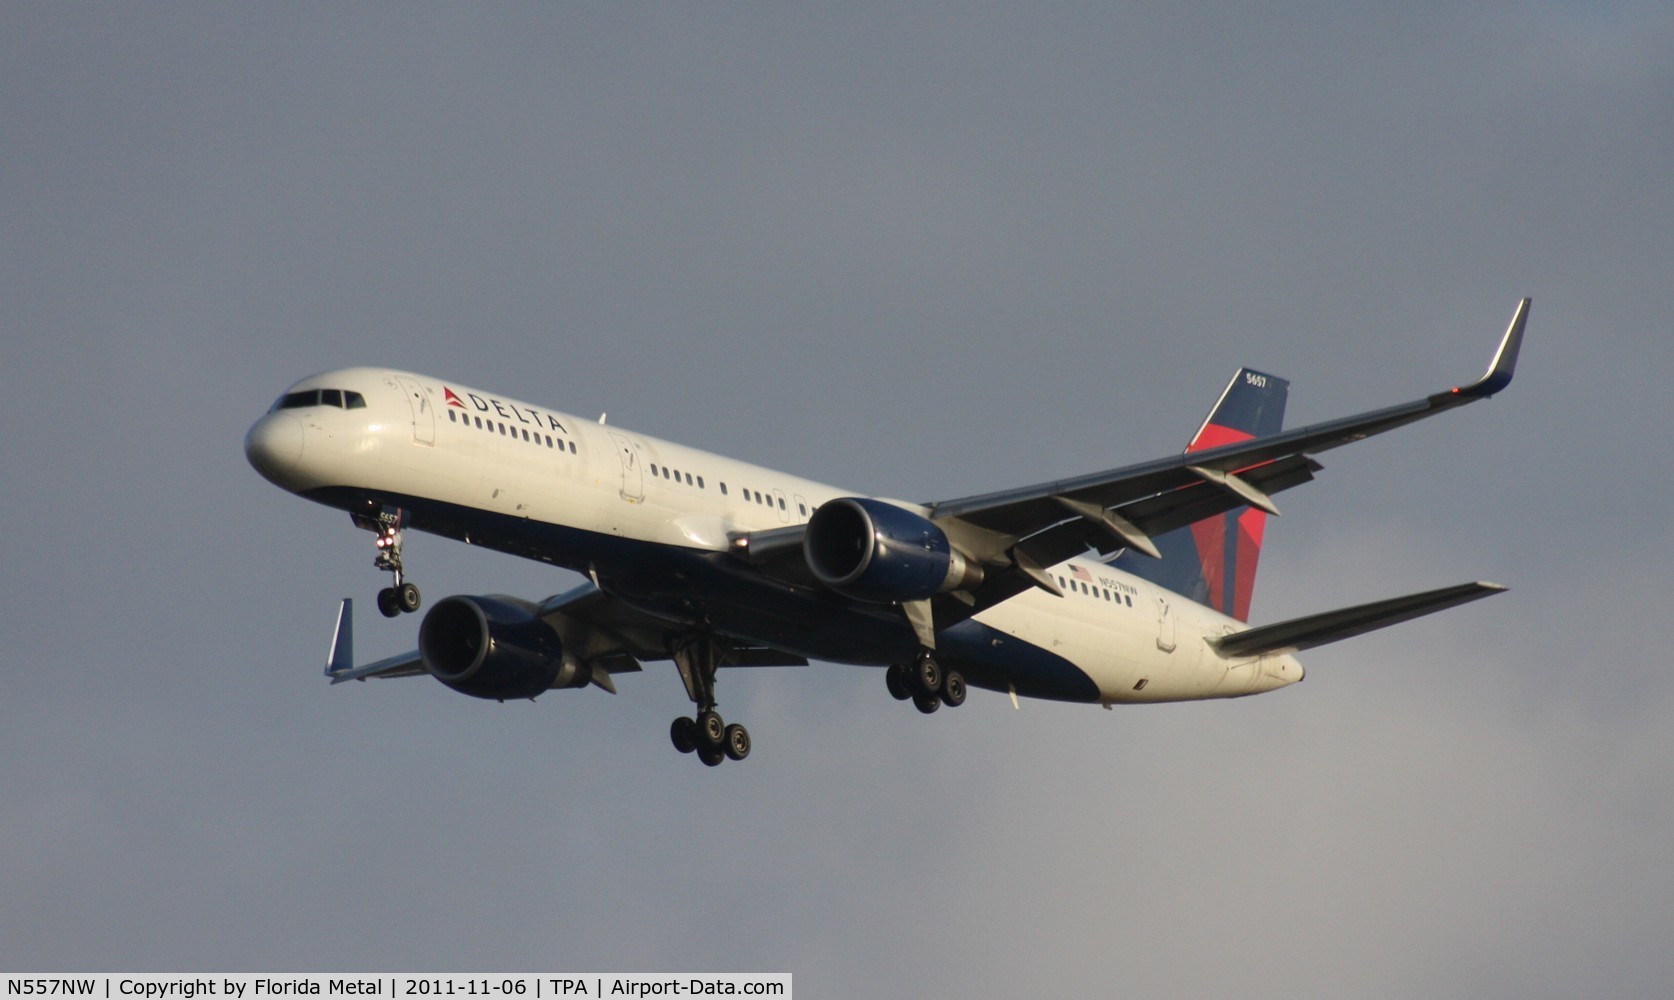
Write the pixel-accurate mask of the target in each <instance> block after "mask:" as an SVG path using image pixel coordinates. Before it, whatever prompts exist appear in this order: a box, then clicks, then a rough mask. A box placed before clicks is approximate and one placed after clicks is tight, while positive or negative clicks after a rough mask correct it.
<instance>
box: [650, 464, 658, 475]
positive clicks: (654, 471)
mask: <svg viewBox="0 0 1674 1000" xmlns="http://www.w3.org/2000/svg"><path fill="white" fill-rule="evenodd" d="M651 474H652V475H653V476H654V475H656V474H657V466H656V465H655V464H652V466H651Z"/></svg>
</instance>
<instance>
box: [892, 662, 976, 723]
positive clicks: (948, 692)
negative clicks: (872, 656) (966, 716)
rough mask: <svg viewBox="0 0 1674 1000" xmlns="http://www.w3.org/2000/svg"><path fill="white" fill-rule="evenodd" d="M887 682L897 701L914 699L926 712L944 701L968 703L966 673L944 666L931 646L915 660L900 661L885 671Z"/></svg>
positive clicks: (932, 710)
mask: <svg viewBox="0 0 1674 1000" xmlns="http://www.w3.org/2000/svg"><path fill="white" fill-rule="evenodd" d="M884 683H885V684H887V685H889V693H890V694H892V695H894V696H895V700H896V701H909V700H910V701H911V702H912V703H913V706H914V707H915V708H917V709H918V710H919V711H920V712H923V713H924V714H925V715H929V714H930V713H931V712H934V711H936V710H937V709H939V708H941V707H942V706H943V705H946V706H947V707H949V708H958V707H959V706H960V705H963V704H965V675H964V674H962V673H960V672H959V671H957V670H943V669H942V666H941V664H939V663H937V662H936V658H935V657H934V656H931V655H930V651H929V650H927V649H926V650H923V651H921V652H920V653H919V654H918V659H916V660H914V661H913V662H912V663H897V664H895V665H894V666H891V667H890V668H889V669H888V670H886V671H885V672H884Z"/></svg>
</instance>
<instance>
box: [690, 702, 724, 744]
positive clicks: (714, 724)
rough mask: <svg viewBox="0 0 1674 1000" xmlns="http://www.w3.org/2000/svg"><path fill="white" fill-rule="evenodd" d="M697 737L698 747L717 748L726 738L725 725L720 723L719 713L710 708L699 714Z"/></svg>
mask: <svg viewBox="0 0 1674 1000" xmlns="http://www.w3.org/2000/svg"><path fill="white" fill-rule="evenodd" d="M697 737H698V743H699V745H700V746H703V745H708V746H712V747H719V746H720V745H721V742H722V741H723V740H725V739H726V738H727V724H726V723H725V722H722V721H721V713H719V712H717V711H715V710H714V709H712V708H711V709H706V710H704V711H702V712H699V713H698V717H697Z"/></svg>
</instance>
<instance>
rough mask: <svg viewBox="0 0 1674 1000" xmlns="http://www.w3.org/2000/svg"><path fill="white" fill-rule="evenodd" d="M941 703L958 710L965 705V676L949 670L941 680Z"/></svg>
mask: <svg viewBox="0 0 1674 1000" xmlns="http://www.w3.org/2000/svg"><path fill="white" fill-rule="evenodd" d="M941 695H942V703H943V704H944V705H946V706H947V707H948V708H958V707H959V706H960V705H963V704H965V675H964V674H962V673H960V672H959V671H957V670H949V671H948V672H947V676H945V677H943V678H942V691H941Z"/></svg>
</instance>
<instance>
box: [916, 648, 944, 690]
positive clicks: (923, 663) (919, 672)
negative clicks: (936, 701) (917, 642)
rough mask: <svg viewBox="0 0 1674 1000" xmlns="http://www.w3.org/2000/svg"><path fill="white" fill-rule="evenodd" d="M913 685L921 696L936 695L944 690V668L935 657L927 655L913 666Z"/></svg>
mask: <svg viewBox="0 0 1674 1000" xmlns="http://www.w3.org/2000/svg"><path fill="white" fill-rule="evenodd" d="M913 685H914V686H915V687H917V688H918V690H919V693H921V694H935V693H936V692H938V691H940V690H941V689H942V668H941V666H940V665H939V664H937V663H936V658H935V657H933V656H930V655H928V654H926V655H924V656H921V657H919V658H918V662H917V663H915V664H913Z"/></svg>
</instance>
